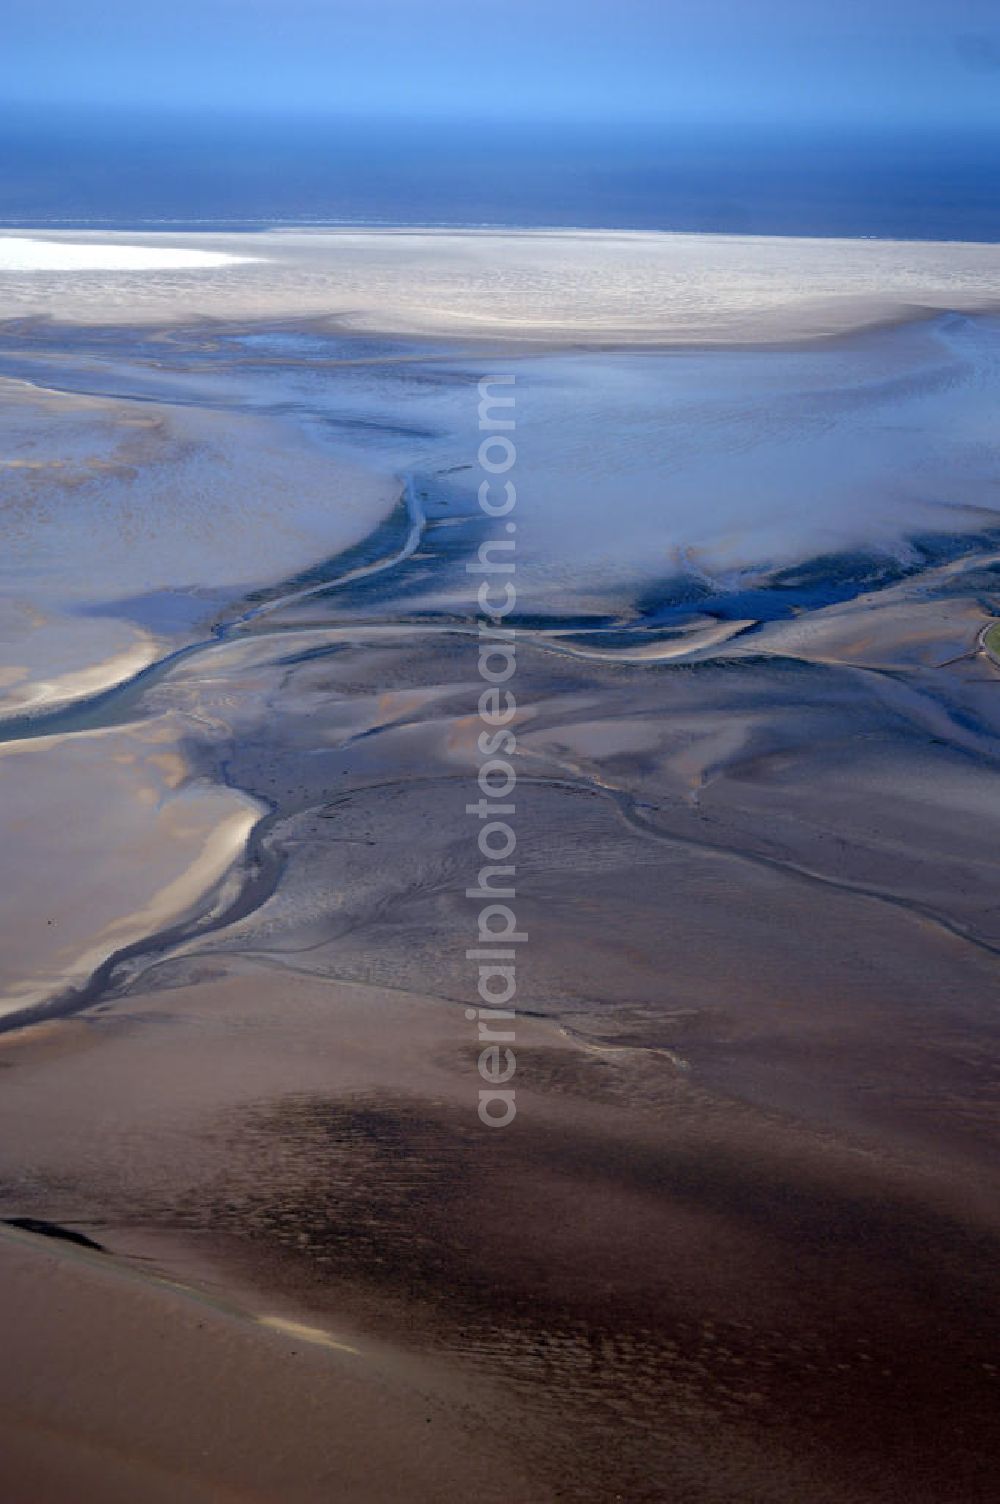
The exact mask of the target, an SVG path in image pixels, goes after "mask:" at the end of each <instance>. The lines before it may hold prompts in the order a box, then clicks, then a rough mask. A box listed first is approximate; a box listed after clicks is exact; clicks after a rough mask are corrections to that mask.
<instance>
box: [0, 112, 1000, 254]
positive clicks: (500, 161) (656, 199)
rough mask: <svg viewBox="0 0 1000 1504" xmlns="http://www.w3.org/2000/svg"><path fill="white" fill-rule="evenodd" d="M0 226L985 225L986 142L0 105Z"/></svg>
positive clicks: (992, 187)
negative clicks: (0, 107)
mask: <svg viewBox="0 0 1000 1504" xmlns="http://www.w3.org/2000/svg"><path fill="white" fill-rule="evenodd" d="M0 222H3V223H6V224H11V225H17V224H20V225H37V224H41V223H61V224H68V225H81V224H100V225H106V226H115V227H120V228H129V227H133V226H137V225H140V224H143V223H149V222H158V223H161V224H167V225H170V226H172V227H176V226H191V227H205V226H206V225H219V226H223V225H225V226H227V227H230V228H233V227H235V228H246V229H252V228H255V227H257V226H260V225H264V224H272V223H275V222H279V223H313V224H314V223H344V222H347V223H365V224H386V223H388V224H432V225H479V224H488V225H508V226H510V225H517V226H533V225H551V226H580V227H608V228H632V229H671V230H709V231H728V232H735V233H741V232H742V233H748V234H780V235H833V236H855V235H874V236H881V237H900V238H904V239H911V238H913V239H924V238H927V239H959V240H1000V134H998V135H997V136H996V138H993V139H987V138H985V137H978V138H975V139H972V138H967V137H958V136H955V137H947V138H946V137H942V136H940V135H937V136H927V137H926V138H923V137H917V136H913V135H908V136H905V137H904V136H899V135H892V134H880V135H874V136H873V135H867V136H860V135H857V134H854V135H844V134H841V133H837V132H834V131H826V132H824V133H819V132H815V131H814V132H813V133H812V134H798V135H796V136H794V138H793V137H791V136H790V135H789V134H788V133H787V132H785V133H782V134H778V133H769V132H767V131H763V130H760V129H757V130H755V131H748V132H742V133H734V132H733V131H732V130H727V131H726V132H724V133H723V132H714V131H712V130H710V129H704V128H702V129H697V130H695V129H693V128H691V127H687V128H670V127H666V126H656V127H652V126H645V127H624V126H616V127H604V126H602V127H600V128H597V127H594V126H589V127H588V126H575V127H571V126H566V125H562V126H559V127H553V126H537V127H529V126H526V125H523V124H520V125H509V126H503V125H500V124H498V123H496V122H492V123H489V124H482V123H473V122H452V123H427V122H424V123H419V124H417V123H413V122H405V121H397V122H391V123H386V122H382V123H379V124H373V123H372V122H362V121H349V120H348V121H345V120H341V121H332V120H329V119H326V120H310V119H294V120H292V119H263V118H260V117H251V116H246V117H244V118H239V119H237V118H233V117H231V116H230V117H220V116H213V115H207V114H206V115H204V116H198V117H195V116H191V115H187V116H181V115H175V116H165V115H162V114H161V115H158V116H153V115H143V116H140V115H136V114H130V115H124V114H117V115H115V114H103V115H95V114H94V113H93V112H90V113H83V112H80V111H76V112H73V111H63V112H57V113H53V112H51V111H46V112H44V113H43V112H41V111H32V110H29V109H26V108H19V109H16V110H15V109H11V108H7V109H4V110H0Z"/></svg>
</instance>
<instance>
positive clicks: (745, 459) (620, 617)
mask: <svg viewBox="0 0 1000 1504" xmlns="http://www.w3.org/2000/svg"><path fill="white" fill-rule="evenodd" d="M15 239H16V237H15ZM63 239H65V237H64V238H63ZM136 239H137V247H138V249H139V250H141V249H142V246H143V245H147V244H148V245H149V246H150V247H152V248H154V249H155V248H156V247H157V246H158V245H159V244H160V242H159V241H157V240H156V238H155V237H137V238H136ZM237 240H239V242H240V243H241V244H242V245H243V246H244V247H245V249H246V251H247V254H248V255H252V256H253V257H255V258H256V259H252V260H247V261H246V262H245V263H243V262H239V261H234V262H231V263H228V264H226V265H222V266H219V267H211V266H204V267H202V268H198V267H197V266H195V265H192V266H191V267H189V268H188V269H187V270H185V269H183V268H179V269H177V270H176V272H171V273H170V275H169V276H166V275H165V274H163V273H162V269H161V268H157V267H156V266H153V265H150V266H149V267H148V268H147V269H146V271H145V272H141V271H140V270H138V269H137V267H136V266H135V265H134V264H132V265H125V264H124V263H122V262H121V260H120V253H121V251H122V249H123V247H122V246H121V245H120V244H119V243H118V241H117V240H116V239H115V238H114V237H104V238H103V239H102V238H101V237H96V236H95V237H90V238H85V239H84V243H85V245H86V247H87V249H88V255H92V256H97V257H98V259H99V258H100V257H101V256H104V257H106V260H107V265H104V266H103V267H99V266H97V265H96V264H95V265H94V266H93V267H92V268H91V269H90V270H87V271H83V270H80V269H79V268H76V269H74V268H73V267H69V266H65V267H64V266H63V265H62V262H60V263H59V265H58V266H56V265H53V267H52V268H51V269H50V270H49V271H35V272H32V271H30V270H26V269H25V268H24V267H23V266H21V265H20V264H19V265H18V269H16V270H14V269H11V270H8V272H7V273H6V274H5V273H4V271H3V266H2V264H0V294H4V295H5V296H6V297H7V299H8V301H7V302H6V303H5V304H4V311H5V313H6V314H7V318H6V321H5V322H3V323H2V325H0V383H2V384H3V390H4V392H5V393H6V394H7V396H8V397H9V401H8V402H7V403H6V405H5V408H4V412H3V415H2V417H0V438H2V440H3V444H4V449H3V453H2V454H0V461H2V463H3V464H4V466H5V468H4V472H3V473H4V476H5V478H8V479H9V482H10V484H9V486H8V489H7V490H6V491H5V493H4V498H3V508H4V515H5V518H6V520H7V522H8V523H9V527H10V536H11V539H12V548H11V553H10V556H9V557H8V559H7V560H6V561H5V563H4V565H3V566H0V613H2V615H0V620H2V622H3V623H4V644H5V645H4V660H3V665H2V669H3V673H2V676H0V784H2V785H3V787H4V790H5V793H6V795H7V799H6V803H5V806H4V830H5V844H4V854H5V859H6V867H5V870H6V872H7V874H8V877H9V882H8V886H7V902H6V914H5V917H4V920H3V924H4V932H3V934H4V941H5V944H4V966H3V974H2V975H3V987H4V992H3V1003H2V1008H3V1014H2V1015H0V1218H3V1219H5V1222H6V1224H7V1225H6V1227H4V1226H0V1261H2V1262H3V1264H4V1266H5V1268H6V1270H7V1271H8V1276H7V1280H8V1283H7V1288H8V1294H7V1295H6V1296H5V1297H4V1298H5V1300H7V1301H8V1303H9V1325H8V1323H7V1322H6V1321H5V1329H7V1330H8V1331H9V1334H10V1343H11V1349H10V1350H11V1353H12V1354H13V1357H12V1360H11V1362H10V1363H9V1364H8V1365H7V1366H6V1368H5V1378H4V1384H5V1385H6V1386H7V1389H5V1394H4V1403H3V1406H2V1408H3V1411H4V1418H3V1421H2V1422H0V1424H2V1426H3V1429H4V1438H5V1440H6V1441H8V1443H9V1445H8V1446H7V1448H6V1449H5V1461H4V1463H3V1466H4V1467H5V1468H6V1473H0V1478H2V1479H3V1488H6V1490H7V1492H8V1494H9V1495H10V1496H11V1497H12V1498H18V1497H20V1495H21V1494H24V1493H25V1491H27V1492H28V1494H30V1496H31V1497H32V1498H38V1499H40V1500H43V1501H44V1500H46V1499H48V1498H55V1497H65V1489H66V1487H67V1480H68V1479H69V1478H71V1477H73V1476H75V1477H77V1478H79V1479H83V1480H85V1497H86V1498H87V1499H88V1500H89V1499H91V1498H93V1499H94V1500H95V1501H103V1500H115V1499H117V1498H124V1497H135V1496H136V1492H137V1491H138V1492H139V1493H141V1494H142V1496H143V1497H148V1498H151V1499H155V1498H159V1497H164V1498H167V1497H176V1496H177V1492H176V1490H177V1489H178V1488H179V1487H181V1488H183V1491H184V1494H185V1497H191V1498H192V1499H197V1498H200V1497H205V1498H221V1497H227V1498H228V1497H233V1498H248V1499H249V1498H253V1499H258V1498H259V1499H261V1500H266V1499H275V1500H277V1499H281V1500H282V1501H284V1500H289V1501H295V1500H299V1499H301V1500H311V1499H313V1498H330V1497H336V1498H338V1499H344V1500H351V1501H353V1500H357V1501H358V1504H362V1501H365V1500H368V1499H380V1498H383V1497H384V1498H396V1497H405V1498H407V1499H413V1500H423V1499H427V1500H428V1501H430V1500H439V1499H449V1498H455V1499H459V1498H463V1499H464V1498H469V1497H473V1496H474V1497H483V1498H492V1497H497V1498H499V1497H500V1496H501V1495H502V1496H503V1497H506V1498H516V1499H518V1500H519V1501H524V1504H529V1501H532V1504H534V1501H539V1504H541V1501H544V1500H548V1499H557V1498H558V1499H572V1500H579V1501H607V1500H613V1499H616V1498H622V1499H628V1500H629V1501H630V1504H631V1501H647V1500H648V1501H650V1504H653V1501H667V1500H669V1501H671V1504H675V1501H681V1500H684V1501H688V1500H690V1501H692V1504H745V1501H747V1500H750V1499H753V1500H755V1501H760V1504H799V1501H801V1500H803V1499H809V1500H810V1501H813V1500H815V1501H819V1504H890V1501H891V1504H895V1501H896V1500H898V1499H899V1498H901V1497H906V1498H908V1499H911V1500H913V1501H915V1504H942V1501H944V1500H949V1501H950V1500H955V1501H956V1504H957V1501H959V1500H960V1501H962V1504H975V1501H978V1500H980V1499H981V1500H983V1501H985V1500H987V1499H989V1498H990V1497H991V1496H992V1492H991V1491H992V1490H993V1489H994V1487H995V1474H996V1464H997V1446H996V1430H995V1413H996V1409H995V1407H996V1385H997V1368H996V1337H997V1318H996V1311H997V1296H998V1294H1000V1291H998V1289H997V1274H996V1270H997V1268H998V1267H1000V1265H998V1261H997V1252H998V1248H997V1243H998V1237H1000V1226H998V1221H997V1214H996V1205H997V1202H996V1190H997V1186H996V1168H995V1167H996V1147H997V1137H998V1129H1000V1118H998V1114H1000V1101H998V1097H997V1090H996V1083H997V1059H998V1053H1000V1040H998V1025H997V1015H996V1006H995V1001H996V991H997V980H998V968H1000V921H998V918H997V909H996V904H995V901H994V888H995V853H996V842H997V835H998V819H1000V816H998V806H997V801H996V773H997V766H998V760H1000V739H998V731H1000V719H998V718H1000V671H998V669H997V665H996V661H995V658H994V657H993V656H992V654H991V652H990V650H989V647H988V641H989V638H990V626H991V623H992V621H993V620H994V618H995V616H996V615H997V614H1000V584H998V581H1000V527H998V525H997V511H996V506H997V495H998V492H997V477H998V475H1000V454H998V450H997V443H996V438H995V432H994V430H995V420H994V414H995V401H996V398H997V397H998V396H1000V360H998V358H997V352H998V350H1000V343H998V340H1000V332H998V330H1000V326H998V323H997V320H996V318H995V316H994V315H993V314H992V313H990V312H989V311H988V310H989V308H990V306H991V302H990V300H991V296H992V293H991V287H992V280H991V279H992V270H991V268H992V260H991V257H994V256H995V254H996V250H995V248H992V247H964V248H957V249H955V248H943V247H936V248H928V247H916V248H912V250H910V251H907V253H906V256H905V257H904V256H903V255H902V254H901V252H900V249H899V248H898V247H897V248H893V247H892V246H890V245H888V244H885V245H876V246H873V247H871V249H870V251H869V250H868V249H867V248H866V247H865V246H863V245H860V244H859V245H858V246H855V247H848V248H847V249H846V250H844V251H843V253H842V259H841V261H840V262H839V263H838V266H839V268H840V273H839V274H840V277H841V281H840V282H839V283H838V288H837V294H836V298H835V299H834V303H832V304H830V303H824V302H823V300H822V299H821V298H820V293H819V289H820V287H821V285H822V286H823V287H825V288H826V292H827V293H829V291H830V282H829V277H830V275H831V272H830V265H831V263H829V255H830V254H831V253H830V252H829V248H828V247H825V246H824V245H823V244H822V243H791V242H790V243H787V244H780V243H772V242H767V243H763V244H761V245H760V246H757V247H755V246H754V245H753V243H751V242H745V241H733V240H729V239H726V238H724V237H705V238H703V240H701V241H698V243H695V241H697V240H698V238H696V237H691V238H689V237H654V236H646V237H641V236H637V237H623V238H622V239H621V244H619V241H618V238H615V237H601V236H581V237H573V236H571V235H559V236H553V237H544V236H543V237H517V236H496V237H490V236H489V235H469V236H451V235H440V236H435V235H433V234H427V235H417V236H414V235H400V236H394V235H384V236H383V235H351V234H343V235H341V234H337V235H330V236H326V237H324V236H323V235H308V234H303V235H284V234H268V235H263V236H259V237H258V236H245V237H219V236H210V237H204V239H202V238H200V237H186V238H185V237H169V241H170V244H169V246H167V247H166V248H167V249H170V248H173V249H174V250H176V251H178V252H180V251H183V250H184V248H185V246H187V249H188V250H189V251H192V252H193V251H197V250H198V249H199V248H200V249H202V250H204V251H205V252H206V253H208V254H229V253H232V254H234V255H235V254H236V250H235V247H234V245H232V244H231V243H230V242H235V241H237ZM681 242H682V243H681ZM53 244H55V245H57V246H59V245H61V244H62V240H61V239H60V237H54V238H53ZM102 246H103V247H105V248H104V249H102ZM953 249H955V254H954V256H952V254H951V253H952V250H953ZM20 254H21V256H22V259H23V257H24V256H25V255H27V252H24V251H23V250H22V251H21V253H20ZM53 254H54V253H53ZM64 254H65V253H64V252H63V251H60V255H64ZM116 258H118V259H116ZM699 258H700V259H699ZM824 258H826V259H824ZM942 258H944V260H943V261H942ZM949 258H950V260H949ZM70 259H72V258H70ZM127 259H128V258H126V260H127ZM793 263H794V265H795V266H796V267H797V269H798V274H799V276H800V279H801V280H800V281H798V282H795V283H794V284H790V283H789V282H788V280H787V272H788V268H789V267H790V266H791V265H792V264H793ZM945 263H947V264H945ZM696 268H700V270H699V271H698V272H697V274H696V270H695V269H696ZM529 273H530V274H529ZM5 276H6V281H5V280H4V278H5ZM185 276H187V277H190V278H192V279H194V280H193V281H191V282H190V285H188V284H185V283H184V282H183V278H184V277H185ZM144 277H145V278H146V280H145V281H143V278H144ZM39 278H42V279H43V280H38V279H39ZM33 279H35V280H33ZM46 279H47V280H46ZM81 279H82V280H81ZM88 279H89V280H88ZM229 279H231V280H229ZM407 279H408V280H407ZM595 279H596V281H595ZM598 282H600V285H601V288H602V289H603V291H602V292H601V299H602V301H600V302H595V301H594V298H593V297H592V295H591V294H592V292H593V290H594V288H595V287H596V286H597V283H598ZM557 284H558V286H559V288H561V292H560V294H559V297H561V298H562V299H563V300H564V301H563V303H559V302H558V299H557V297H556V293H555V291H554V288H555V287H556V285H557ZM723 289H728V291H726V296H725V298H724V299H723V301H722V302H720V296H721V290H723ZM782 289H784V291H782ZM40 299H41V300H42V301H41V302H40V301H39V300H40ZM533 299H537V300H539V302H538V307H537V308H536V307H535V306H534V303H533ZM505 300H506V301H505ZM43 304H44V311H45V312H46V313H47V314H48V315H50V316H49V317H25V315H26V314H35V313H39V312H41V311H42V309H43ZM876 304H877V305H878V306H877V308H876ZM542 306H544V308H546V309H547V310H548V318H547V321H546V322H545V324H544V328H543V327H542V326H541V323H540V322H538V321H539V320H540V313H539V309H540V308H541V307H542ZM352 309H353V313H352ZM206 314H209V316H208V317H205V315H206ZM557 315H558V316H557ZM534 325H537V326H536V327H533V326H534ZM504 334H506V335H507V336H508V341H507V343H503V342H502V340H501V336H502V335H504ZM819 334H823V335H824V338H818V337H817V336H818V335H819ZM831 335H834V336H835V337H834V338H829V336H831ZM583 343H585V344H586V345H587V348H585V349H583V348H580V346H581V344H583ZM602 345H604V346H607V348H605V349H601V350H599V349H596V348H595V347H596V346H602ZM665 346H673V348H670V349H667V348H664V347H665ZM654 347H656V348H654ZM497 373H507V374H509V375H511V376H513V377H514V381H513V383H512V384H511V389H512V390H513V391H514V392H515V394H516V406H515V413H516V426H515V429H514V430H513V434H514V438H515V439H516V444H517V450H518V470H517V472H516V473H517V476H518V503H517V506H518V510H517V512H516V514H515V515H516V518H517V522H516V528H515V530H514V532H513V533H511V534H510V535H509V536H510V537H511V538H512V539H513V538H514V537H515V535H516V547H515V545H514V544H512V547H515V554H514V557H515V558H516V574H515V578H516V581H517V587H518V588H517V607H516V610H514V611H513V612H512V613H511V615H510V617H509V619H508V625H509V627H510V628H512V629H513V632H514V639H513V640H514V641H515V642H516V673H515V676H514V678H513V680H512V688H513V689H514V690H515V691H516V702H517V704H516V710H515V712H514V714H513V716H512V718H511V721H510V730H511V732H512V734H513V735H512V739H511V742H510V744H509V746H508V747H507V749H506V752H507V755H508V756H509V757H510V758H511V761H512V764H513V766H514V768H515V770H516V796H515V803H516V811H515V815H514V816H513V817H512V818H513V819H514V820H515V824H516V831H517V852H516V909H517V918H518V922H519V924H520V926H521V927H522V928H523V930H524V932H525V933H526V934H527V935H528V937H529V938H528V941H527V942H526V943H525V944H524V945H523V947H521V949H520V951H519V954H518V958H517V973H518V996H517V1002H516V1004H515V1008H516V1015H517V1017H516V1025H515V1027H516V1036H517V1038H516V1054H517V1074H516V1084H517V1116H516V1119H515V1120H514V1121H513V1122H512V1123H511V1124H510V1126H509V1127H508V1128H505V1129H504V1130H503V1131H500V1132H495V1131H491V1130H489V1129H486V1128H484V1127H483V1125H482V1124H481V1122H480V1119H479V1117H478V1115H477V1102H478V1091H479V1088H480V1086H481V1084H482V1080H481V1076H480V1071H479V1069H478V1062H479V1054H480V1049H481V1047H482V1046H481V1042H479V1041H478V1040H477V1025H476V1022H475V1019H474V1018H473V1019H472V1020H470V1018H469V1016H468V1011H467V1010H469V1009H470V1008H471V1006H472V1005H473V1004H474V1003H475V1002H476V1001H477V994H476V973H475V969H474V968H473V966H472V965H471V963H470V959H469V956H468V954H467V952H468V950H469V947H470V937H471V939H472V940H474V938H475V936H476V927H477V912H478V911H477V905H476V903H475V901H474V898H473V897H472V896H470V889H472V888H473V886H474V884H475V882H476V881H477V874H478V869H479V867H480V865H481V863H482V858H481V856H480V855H479V853H478V849H477V845H476V826H475V822H474V821H473V820H472V818H471V817H470V814H469V811H468V806H469V803H470V800H473V799H475V798H476V797H478V784H477V774H478V771H479V768H480V764H481V762H482V758H483V754H482V752H481V750H480V748H479V745H478V734H479V731H480V730H481V720H480V717H479V714H477V706H478V704H479V697H480V694H481V691H482V687H483V678H482V673H481V661H480V631H479V620H478V617H479V610H478V606H477V602H476V597H475V583H476V580H475V569H476V567H477V561H479V562H481V559H482V554H481V552H480V550H481V548H482V546H483V544H484V543H487V542H488V540H489V539H490V538H491V537H495V536H496V529H495V526H494V527H492V529H491V526H490V524H489V521H488V519H486V518H485V517H484V514H483V512H482V509H481V508H480V506H479V504H478V501H477V490H478V486H479V482H480V480H481V479H482V474H481V470H480V468H477V455H478V445H479V442H480V430H479V427H478V422H479V400H480V390H479V382H480V380H481V379H482V378H483V377H484V376H486V375H490V374H494V375H495V374H497ZM32 1227H33V1228H34V1229H35V1231H34V1232H32V1231H31V1230H30V1229H31V1228H32ZM26 1229H27V1230H26ZM60 1230H63V1231H69V1232H70V1233H76V1234H79V1235H82V1236H84V1237H86V1238H88V1239H90V1240H91V1241H93V1242H95V1243H97V1244H99V1245H100V1250H101V1251H98V1250H94V1249H90V1250H88V1249H82V1248H81V1247H80V1245H79V1244H75V1245H74V1244H71V1243H69V1242H67V1241H66V1239H65V1238H64V1237H60V1236H59V1234H60ZM46 1232H48V1233H49V1234H54V1235H52V1236H46V1235H45V1234H46ZM95 1352H103V1353H104V1354H105V1355H106V1357H105V1359H104V1360H102V1361H101V1362H99V1363H98V1364H97V1366H96V1368H95V1359H94V1354H95ZM151 1352H159V1353H160V1354H161V1356H160V1359H159V1360H158V1361H156V1362H152V1361H150V1359H149V1356H148V1355H149V1354H150V1353H151ZM181 1373H183V1374H184V1376H185V1377H184V1379H183V1381H181V1380H180V1379H179V1378H178V1375H179V1374H181ZM8 1389H9V1393H8V1392H7V1390H8ZM122 1395H125V1396H126V1399H127V1403H125V1404H124V1405H123V1404H122V1403H121V1396H122ZM81 1486H84V1485H81ZM171 1490H173V1492H171ZM0 1491H2V1490H0Z"/></svg>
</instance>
